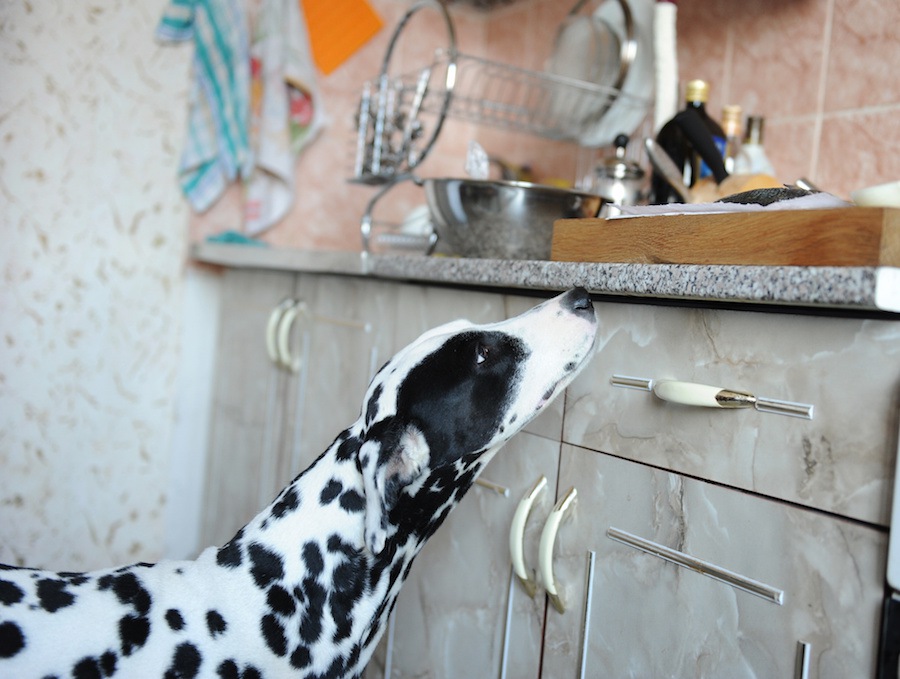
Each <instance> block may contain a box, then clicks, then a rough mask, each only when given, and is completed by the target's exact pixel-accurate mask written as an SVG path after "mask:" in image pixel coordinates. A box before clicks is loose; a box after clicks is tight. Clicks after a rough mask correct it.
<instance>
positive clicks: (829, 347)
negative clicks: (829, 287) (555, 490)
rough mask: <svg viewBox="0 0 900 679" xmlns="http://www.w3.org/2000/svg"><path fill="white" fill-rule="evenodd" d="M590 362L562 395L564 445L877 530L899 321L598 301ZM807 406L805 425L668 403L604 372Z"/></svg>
mask: <svg viewBox="0 0 900 679" xmlns="http://www.w3.org/2000/svg"><path fill="white" fill-rule="evenodd" d="M596 306H597V311H598V314H599V317H600V331H599V335H598V342H597V355H596V356H595V358H594V360H593V361H592V363H591V365H590V366H589V367H588V369H587V370H586V371H585V373H583V374H582V375H581V376H580V377H579V378H578V379H577V380H576V381H575V383H574V384H573V385H572V386H571V387H570V390H569V394H568V398H567V405H566V412H565V427H564V440H565V441H567V442H569V443H574V444H577V445H580V446H585V447H588V448H592V449H594V450H600V451H605V452H609V453H612V454H614V455H618V456H622V457H626V458H630V459H634V460H638V461H642V462H647V463H650V464H653V465H657V466H660V467H664V468H666V469H671V470H674V471H678V472H682V473H685V474H690V475H692V476H698V477H700V478H704V479H711V480H715V481H717V482H720V483H724V484H728V485H731V486H735V487H737V488H743V489H747V490H752V491H756V492H758V493H762V494H764V495H768V496H772V497H776V498H782V499H785V500H789V501H791V502H797V503H800V504H802V505H806V506H810V507H816V508H820V509H823V510H826V511H829V512H834V513H837V514H840V515H844V516H848V517H853V518H857V519H861V520H863V521H867V522H872V523H877V524H881V525H887V523H888V517H889V506H890V497H891V486H892V482H893V464H894V455H895V436H896V431H897V428H896V413H897V412H898V407H897V387H898V376H900V323H897V322H891V321H878V320H859V319H846V318H821V317H809V316H795V315H789V314H770V313H756V312H739V311H723V310H711V309H681V308H667V307H653V306H642V305H631V304H607V303H602V304H597V305H596ZM617 374H618V375H628V376H637V377H645V378H652V379H655V380H664V379H673V380H681V381H686V382H695V383H701V384H707V385H715V386H718V387H723V388H727V389H736V390H744V391H747V392H751V393H753V394H754V395H756V396H759V397H765V398H771V399H779V400H786V401H795V402H801V403H807V404H812V405H813V406H814V408H815V410H814V416H813V419H812V420H804V419H800V418H796V417H787V416H783V415H774V414H769V413H763V412H759V411H757V410H754V409H752V408H751V409H739V410H724V409H712V408H702V407H696V406H684V405H676V404H673V403H669V402H665V401H662V400H660V399H659V398H657V397H656V396H655V395H653V394H652V393H650V392H645V391H638V390H634V389H628V388H621V387H615V386H613V385H611V384H610V378H611V377H612V376H613V375H617Z"/></svg>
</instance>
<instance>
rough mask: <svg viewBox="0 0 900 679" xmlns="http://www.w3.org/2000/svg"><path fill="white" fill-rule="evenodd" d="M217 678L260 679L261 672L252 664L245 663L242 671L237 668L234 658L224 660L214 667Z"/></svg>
mask: <svg viewBox="0 0 900 679" xmlns="http://www.w3.org/2000/svg"><path fill="white" fill-rule="evenodd" d="M216 674H217V675H218V676H219V679H262V674H260V672H259V670H258V669H256V668H255V667H253V665H247V667H245V668H244V671H243V672H241V670H240V669H239V668H238V665H237V663H236V662H235V661H234V660H231V659H229V660H225V661H223V662H221V663H220V664H219V666H218V667H217V668H216Z"/></svg>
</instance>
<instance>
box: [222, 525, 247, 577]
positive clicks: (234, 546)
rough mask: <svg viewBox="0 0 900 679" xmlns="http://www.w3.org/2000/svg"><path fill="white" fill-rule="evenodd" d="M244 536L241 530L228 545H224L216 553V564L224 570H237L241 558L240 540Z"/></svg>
mask: <svg viewBox="0 0 900 679" xmlns="http://www.w3.org/2000/svg"><path fill="white" fill-rule="evenodd" d="M243 536H244V529H243V528H241V529H240V530H239V531H238V533H237V535H235V536H234V537H233V538H231V540H229V542H228V544H226V545H224V546H223V547H221V548H220V549H219V551H218V552H216V563H217V564H219V565H220V566H222V567H224V568H237V567H238V566H240V565H241V561H242V560H243V557H242V556H241V538H242V537H243Z"/></svg>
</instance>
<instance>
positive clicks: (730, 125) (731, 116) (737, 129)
mask: <svg viewBox="0 0 900 679" xmlns="http://www.w3.org/2000/svg"><path fill="white" fill-rule="evenodd" d="M722 129H723V130H724V131H725V136H727V137H740V136H741V107H740V106H738V105H737V104H731V105H729V106H725V107H724V108H723V109H722Z"/></svg>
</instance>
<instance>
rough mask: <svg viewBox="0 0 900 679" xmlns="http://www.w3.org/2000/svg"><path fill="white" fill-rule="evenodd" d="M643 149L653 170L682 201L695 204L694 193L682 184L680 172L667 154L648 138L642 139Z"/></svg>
mask: <svg viewBox="0 0 900 679" xmlns="http://www.w3.org/2000/svg"><path fill="white" fill-rule="evenodd" d="M644 148H646V149H647V155H648V156H649V157H650V164H651V165H653V169H654V170H656V171H657V172H659V174H661V175H662V176H663V177H664V178H665V180H666V181H667V182H669V184H670V185H671V186H672V188H673V189H675V190H676V191H677V192H678V195H679V196H681V197H682V198H683V199H684V202H685V203H693V202H695V201H694V193H693V192H692V191H691V190H690V189H689V188H688V187H687V185H686V184H685V183H684V180H683V179H682V177H681V171H680V170H679V169H678V166H677V165H675V163H674V162H673V161H672V159H671V158H670V157H669V154H668V153H666V152H665V151H663V150H662V148H661V147H660V145H659V144H657V143H656V141H655V140H653V139H651V138H650V137H647V138H646V139H644Z"/></svg>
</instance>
